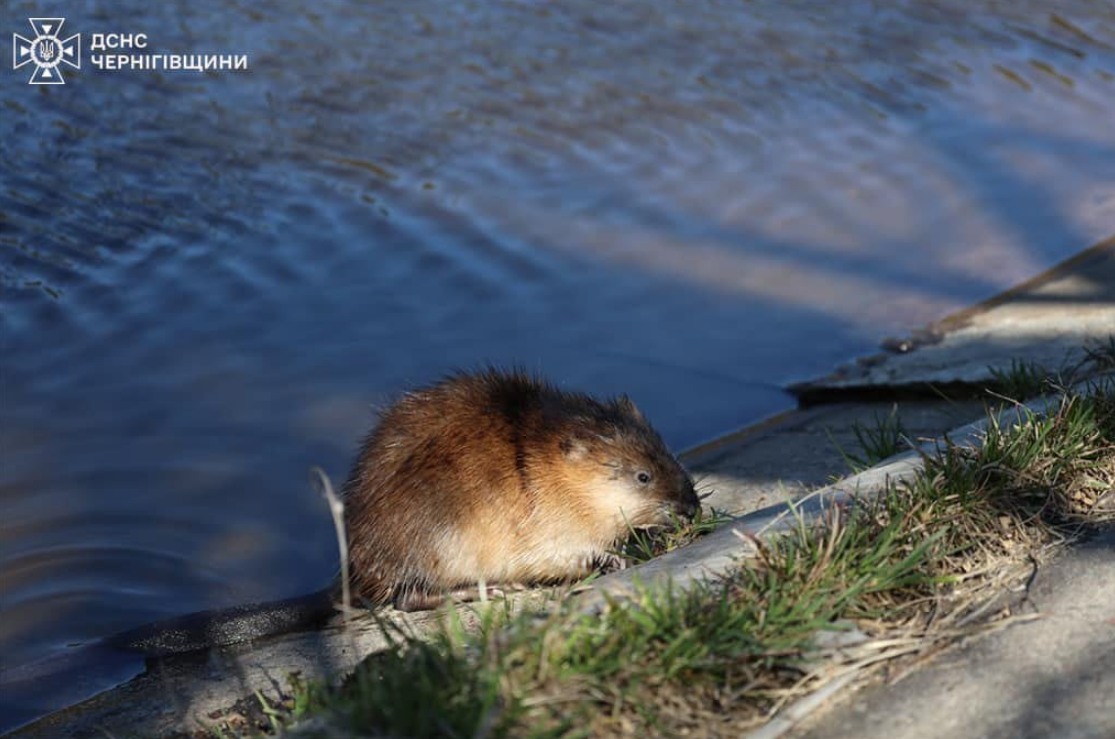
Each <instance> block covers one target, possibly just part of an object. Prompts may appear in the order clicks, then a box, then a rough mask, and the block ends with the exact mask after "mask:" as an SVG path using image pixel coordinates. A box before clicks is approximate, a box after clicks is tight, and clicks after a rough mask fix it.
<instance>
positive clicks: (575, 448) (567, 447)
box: [561, 437, 588, 460]
mask: <svg viewBox="0 0 1115 739" xmlns="http://www.w3.org/2000/svg"><path fill="white" fill-rule="evenodd" d="M561 451H562V452H563V453H564V454H565V458H566V459H572V460H577V459H584V458H585V456H586V455H587V454H588V447H587V446H586V445H585V442H584V441H583V440H582V439H578V438H575V437H569V438H567V439H562V440H561Z"/></svg>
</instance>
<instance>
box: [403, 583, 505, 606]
mask: <svg viewBox="0 0 1115 739" xmlns="http://www.w3.org/2000/svg"><path fill="white" fill-rule="evenodd" d="M526 589H527V588H526V586H525V585H523V584H522V583H517V582H515V583H508V584H506V585H502V584H494V585H489V586H487V588H486V590H485V595H486V597H488V598H506V597H507V593H508V592H509V591H518V590H526ZM447 600H455V601H459V602H461V603H469V602H471V601H476V600H483V598H481V597H480V586H479V585H471V586H469V587H464V588H455V589H453V590H446V591H442V592H440V593H432V592H427V591H422V590H410V591H407V592H405V593H400V594H399V595H398V596H396V598H395V608H396V609H397V610H399V611H431V610H433V609H435V608H437V607H439V606H440V605H442V604H443V603H445V601H447Z"/></svg>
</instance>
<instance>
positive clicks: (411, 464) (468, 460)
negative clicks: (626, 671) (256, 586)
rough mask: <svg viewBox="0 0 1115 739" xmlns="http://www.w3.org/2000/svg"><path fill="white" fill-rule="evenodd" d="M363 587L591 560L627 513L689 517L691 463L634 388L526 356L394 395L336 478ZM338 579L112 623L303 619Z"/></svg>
mask: <svg viewBox="0 0 1115 739" xmlns="http://www.w3.org/2000/svg"><path fill="white" fill-rule="evenodd" d="M343 497H344V501H345V508H346V521H347V536H348V541H349V552H350V563H351V568H350V569H351V573H352V574H351V580H352V583H351V584H352V585H353V586H354V589H355V592H356V594H357V596H358V597H359V599H360V600H362V601H364V602H366V603H369V604H373V605H376V604H386V603H394V604H395V605H396V606H397V607H398V608H400V609H406V610H412V609H417V608H422V607H429V606H430V605H434V604H436V603H437V602H438V601H439V600H440V599H441V598H442V596H443V594H445V593H453V592H456V591H457V590H458V589H459V588H462V587H464V586H469V587H473V586H477V585H478V584H491V585H507V586H510V585H513V584H527V583H554V582H562V581H568V580H571V579H574V578H578V577H581V576H584V575H586V574H588V573H589V572H590V570H591V568H592V566H593V564H594V562H596V561H597V560H598V559H599V558H601V557H603V556H605V555H607V553H608V551H609V549H610V548H611V547H612V545H614V544H615V543H616V542H617V541H619V540H620V539H622V538H623V537H624V536H626V535H627V534H628V533H629V532H630V530H631V529H632V528H633V527H641V526H647V525H652V524H658V523H665V522H667V521H668V520H669V518H670V517H671V516H674V515H676V516H680V517H686V518H691V517H692V516H693V515H695V514H696V513H697V511H698V510H699V508H700V501H699V500H698V498H697V494H696V492H695V491H694V488H693V482H692V480H691V479H690V477H689V475H688V474H687V473H686V471H685V470H684V469H683V468H682V466H681V465H680V464H679V463H678V461H677V459H676V458H675V457H674V455H672V454H671V453H670V452H669V450H668V449H667V448H666V445H665V444H664V443H663V441H662V438H661V437H660V436H659V434H658V432H657V431H655V430H654V428H653V427H652V426H651V425H650V423H649V422H648V421H647V420H646V418H644V416H643V414H642V413H641V412H640V411H639V409H638V408H637V407H636V406H635V404H634V403H633V402H631V400H630V399H629V398H628V397H627V396H625V395H621V396H619V397H618V398H614V399H611V400H607V401H598V400H595V399H593V398H591V397H589V396H588V395H584V394H581V393H574V392H565V391H562V390H559V389H557V388H556V387H554V386H552V385H550V384H548V383H546V382H545V381H543V380H542V379H540V378H538V377H533V376H530V375H527V374H526V373H524V372H520V371H510V372H504V371H499V370H496V369H487V370H485V371H482V372H475V373H464V372H458V373H456V374H454V375H451V376H449V377H447V378H445V379H444V380H442V381H441V382H438V383H436V384H434V385H431V386H429V387H426V388H422V389H418V390H414V391H411V392H409V393H407V394H405V395H403V396H402V398H400V399H399V400H398V401H397V402H396V403H394V404H393V405H392V406H390V407H389V408H387V409H386V410H385V411H384V412H383V414H382V416H381V418H380V421H379V423H378V424H377V425H376V427H375V428H374V429H373V430H372V431H371V433H369V434H368V436H367V437H366V438H365V439H364V442H363V444H362V446H361V449H360V453H359V455H358V457H357V460H356V463H355V465H354V466H353V468H352V471H351V473H350V475H349V477H348V480H347V482H346V483H345V485H344V487H343ZM338 590H339V586H338V583H336V582H335V583H333V584H332V585H330V586H329V587H327V588H325V589H323V590H320V591H318V592H316V593H311V594H309V595H303V596H298V597H294V598H287V599H284V600H279V601H273V602H270V603H262V604H248V605H241V606H234V607H232V608H225V609H220V610H213V611H205V612H202V613H194V614H188V615H186V616H180V617H178V618H174V619H171V620H168V621H161V622H158V623H154V624H148V625H146V626H141V627H139V628H136V629H131V630H129V631H126V632H123V633H120V634H117V635H115V636H111V637H108V638H106V639H103V640H101V641H99V642H95V643H94V644H93V645H91V646H98V645H100V646H108V647H111V648H114V649H122V650H125V651H130V652H138V653H141V654H144V655H146V656H162V655H166V654H173V653H179V652H187V651H193V650H197V649H204V648H207V647H214V646H223V645H227V644H232V643H235V642H239V641H246V640H249V639H256V638H260V637H264V636H271V635H275V634H279V633H285V632H289V631H295V630H299V629H305V628H309V627H311V626H314V625H316V624H319V623H321V622H323V621H325V620H326V619H327V618H328V617H329V616H330V615H331V614H332V613H333V612H334V610H335V605H334V604H335V602H336V599H337V595H338Z"/></svg>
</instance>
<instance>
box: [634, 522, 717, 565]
mask: <svg viewBox="0 0 1115 739" xmlns="http://www.w3.org/2000/svg"><path fill="white" fill-rule="evenodd" d="M731 520H732V517H731V516H730V515H728V513H727V512H726V511H722V510H719V509H717V508H709V509H705V508H702V509H701V510H700V511H699V512H698V513H697V515H696V517H695V518H694V519H693V520H692V521H686V520H684V519H682V518H679V517H676V516H671V519H670V523H669V524H668V525H666V526H654V527H648V528H638V529H636V528H632V527H630V526H628V531H629V535H628V537H627V539H626V540H624V541H623V542H622V543H621V544H620V546H619V547H618V548H617V549H616V550H615V551H614V552H613V555H614V556H615V557H616V559H617V560H618V561H619V562H620V564H621V566H622V567H627V566H631V565H638V564H642V563H643V562H649V561H650V560H652V559H654V558H655V557H661V556H662V555H663V554H666V553H667V552H672V551H673V550H675V549H677V548H678V547H683V546H685V545H686V544H689V543H690V542H692V541H693V540H694V539H697V538H699V537H702V536H704V535H705V534H707V533H709V532H711V531H712V530H713V529H716V528H717V527H719V526H721V525H722V524H725V523H727V522H728V521H731Z"/></svg>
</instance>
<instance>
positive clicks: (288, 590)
mask: <svg viewBox="0 0 1115 739" xmlns="http://www.w3.org/2000/svg"><path fill="white" fill-rule="evenodd" d="M46 12H47V10H46V9H44V8H42V7H40V6H39V5H38V4H36V3H22V2H17V3H11V2H9V3H7V4H6V5H5V7H4V8H3V11H2V12H0V30H3V31H4V32H5V33H11V32H18V33H22V34H24V35H28V34H29V33H30V27H29V26H28V25H27V22H26V18H27V17H29V16H38V15H42V14H45V13H46ZM65 12H66V14H67V27H66V32H67V33H78V32H80V33H82V34H83V42H84V43H85V45H86V54H88V44H89V41H90V34H92V33H100V32H114V31H119V32H125V33H129V32H130V33H146V34H148V37H149V39H150V49H149V50H150V51H151V52H152V53H163V52H168V53H169V52H210V53H247V54H249V55H250V59H251V62H250V64H251V68H250V70H248V71H246V72H224V73H219V74H208V75H201V74H197V73H187V72H177V73H174V72H164V73H153V72H140V71H128V72H116V73H108V72H103V71H98V70H97V69H95V68H93V67H92V66H91V65H90V64H89V63H88V62H86V65H85V67H84V68H83V69H82V70H81V71H80V72H67V75H68V78H69V83H68V84H67V85H66V86H65V87H62V88H57V87H56V88H33V87H30V86H28V85H26V84H25V82H26V79H27V76H28V75H29V72H28V71H27V70H26V69H21V70H18V71H15V72H13V71H12V70H10V69H5V70H4V71H3V72H2V73H0V162H2V163H3V164H2V167H3V169H2V170H0V290H2V312H0V337H2V341H3V343H2V352H3V353H2V357H0V359H2V364H0V381H2V385H0V393H2V395H0V401H2V403H0V453H2V458H0V461H2V465H0V612H2V614H3V616H2V619H0V666H2V667H11V666H13V665H18V664H23V663H27V662H29V661H32V660H38V659H41V658H44V657H48V656H51V655H58V654H61V653H65V652H66V650H67V649H69V646H70V645H73V644H76V643H81V642H86V641H88V640H92V639H95V638H96V637H98V636H102V635H105V634H108V633H112V632H116V631H119V630H121V629H124V628H127V627H131V626H134V625H137V624H141V623H145V622H149V621H152V620H154V619H158V618H161V617H165V616H169V615H174V614H179V613H183V612H188V611H193V610H198V609H203V608H211V607H216V606H220V605H227V604H232V603H239V602H244V601H247V600H254V599H270V598H275V597H280V596H285V595H292V594H297V593H301V592H307V591H309V590H313V589H316V588H317V587H320V586H321V585H322V584H323V583H324V581H325V580H326V579H327V578H328V577H329V576H330V575H331V574H332V571H333V557H334V552H335V547H334V543H333V539H332V533H331V527H330V524H329V522H328V519H327V514H326V511H325V507H324V504H323V503H322V502H321V501H320V499H319V498H318V497H317V496H316V494H315V493H314V492H313V491H312V489H311V487H310V485H309V483H308V474H307V471H308V469H309V468H310V467H311V466H312V465H321V466H323V467H324V468H325V469H326V470H327V471H328V472H329V473H330V474H331V475H332V476H333V478H334V479H335V480H340V479H341V478H343V476H344V474H345V472H346V470H347V465H348V463H349V460H350V459H351V456H352V453H353V451H354V448H355V444H356V442H357V439H358V437H359V435H360V434H361V433H362V432H363V431H364V430H366V428H367V427H368V425H369V424H370V423H371V420H372V418H373V416H372V411H371V408H372V407H373V406H375V405H377V404H382V403H383V402H385V401H386V400H388V399H389V398H390V397H391V396H392V395H393V394H394V393H396V392H398V391H399V390H400V389H401V388H403V387H405V386H408V385H412V384H414V383H419V382H423V381H426V380H429V379H432V378H434V377H436V376H438V375H440V374H442V373H443V372H445V371H446V370H447V369H449V368H452V367H458V366H460V367H471V366H476V365H477V364H479V363H482V362H489V361H490V362H494V363H499V364H510V363H517V364H520V365H523V366H525V367H527V368H532V369H538V370H541V371H543V372H545V374H547V375H548V376H550V377H551V378H553V379H555V380H556V381H558V382H560V383H561V384H563V385H565V386H568V387H576V388H581V389H587V390H590V391H594V392H602V393H610V392H620V391H624V392H627V393H629V394H630V395H632V397H634V398H635V399H636V401H637V402H638V403H639V404H640V405H641V406H643V408H644V410H645V411H646V413H647V414H648V415H649V416H650V417H651V418H652V419H653V420H654V421H655V422H656V424H657V425H658V426H660V428H661V429H662V430H663V432H664V435H665V436H666V437H667V439H668V441H669V442H670V443H672V444H673V445H675V446H677V447H684V446H686V445H689V444H693V443H695V442H698V441H701V440H704V439H707V438H709V437H711V436H714V435H716V434H717V433H720V432H723V431H726V430H729V429H732V428H734V427H738V426H739V425H742V424H745V423H747V422H750V421H754V420H756V419H759V418H761V417H763V416H766V415H769V414H771V413H774V412H777V411H779V410H783V409H785V408H787V407H790V405H791V403H792V401H791V399H790V398H789V397H788V396H787V395H786V394H785V393H784V392H783V391H782V390H781V387H782V386H783V385H784V384H785V383H787V382H789V381H793V380H797V379H803V378H806V377H809V376H813V375H817V374H820V373H823V372H826V371H828V370H829V369H830V368H831V367H832V366H833V365H834V364H836V363H838V362H840V361H843V360H846V359H848V358H850V357H852V356H855V355H857V354H860V353H863V352H867V351H871V350H873V348H874V347H875V346H876V345H877V343H878V341H879V339H880V338H881V337H882V336H884V335H886V334H891V333H896V332H901V331H903V330H906V329H909V328H911V327H914V326H917V325H919V324H921V323H923V322H925V321H928V320H931V319H934V318H937V317H940V316H942V315H944V314H945V313H947V312H949V311H950V310H953V309H956V308H959V307H962V306H964V305H966V304H968V303H970V302H972V301H974V300H978V299H981V298H985V297H987V296H989V295H992V294H994V293H996V292H998V291H1000V290H1002V289H1004V288H1006V287H1009V286H1011V285H1012V284H1014V283H1016V282H1018V281H1020V280H1022V279H1026V278H1028V277H1031V276H1032V275H1034V274H1036V273H1037V272H1039V271H1041V270H1042V269H1044V268H1046V267H1048V266H1049V265H1051V264H1053V263H1054V262H1056V261H1058V260H1060V259H1062V258H1064V257H1067V256H1069V255H1071V254H1072V253H1074V252H1076V251H1078V250H1080V249H1082V248H1084V247H1086V246H1088V245H1089V244H1090V243H1092V242H1094V241H1096V240H1098V239H1100V238H1102V237H1105V236H1107V235H1109V233H1110V232H1111V231H1112V230H1113V229H1112V225H1113V224H1115V126H1113V125H1111V122H1112V120H1115V6H1113V4H1112V3H1111V2H1084V1H1080V2H1063V3H1049V2H1038V0H1028V1H1024V2H1019V1H1015V2H1009V3H996V2H990V1H989V0H984V1H983V2H978V3H972V2H967V1H962V0H956V1H955V2H937V1H934V2H927V1H917V2H914V1H911V2H908V3H902V2H893V1H890V0H888V1H887V2H879V3H872V2H864V1H862V0H855V1H850V2H844V3H829V2H816V3H800V2H799V3H792V2H786V1H785V0H755V1H754V2H738V1H732V2H713V1H711V0H710V1H706V2H688V3H680V2H678V3H674V2H669V1H668V0H653V2H645V1H643V0H639V1H638V2H636V1H631V2H613V3H598V2H592V1H590V0H570V1H569V2H563V3H560V4H556V3H543V2H495V1H494V0H493V1H492V2H483V3H480V2H477V3H442V2H435V1H434V0H410V2H407V3H375V4H365V3H355V2H342V1H341V0H317V1H316V2H314V3H311V4H306V3H302V2H291V1H289V0H284V1H283V2H276V3H268V4H266V5H264V6H261V5H260V4H259V3H247V2H220V3H218V2H212V1H202V2H185V1H184V0H183V1H182V2H163V3H146V2H138V0H123V1H119V2H107V1H102V2H94V1H86V2H72V3H68V4H67V7H66V11H65ZM54 703H57V701H54ZM51 704H52V703H51V696H49V695H44V696H43V705H44V706H46V705H51Z"/></svg>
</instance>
